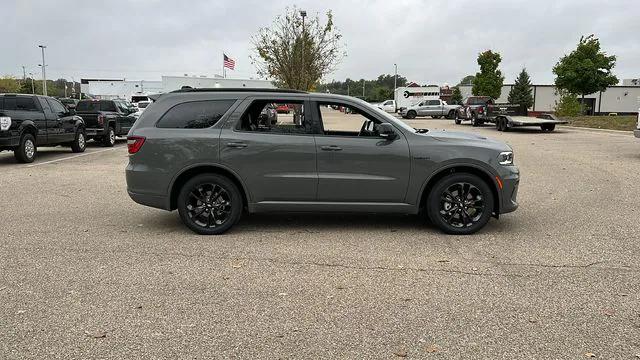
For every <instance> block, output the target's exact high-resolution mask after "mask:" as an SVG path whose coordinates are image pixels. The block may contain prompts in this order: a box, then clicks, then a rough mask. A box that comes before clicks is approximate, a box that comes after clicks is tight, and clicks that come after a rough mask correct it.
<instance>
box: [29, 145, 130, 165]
mask: <svg viewBox="0 0 640 360" xmlns="http://www.w3.org/2000/svg"><path fill="white" fill-rule="evenodd" d="M121 147H122V146H117V147H112V148H108V149H102V150H97V151H92V152H85V153H82V154H78V155H74V156H69V157H65V158H62V159H55V160H49V161H45V162H41V163H37V164H31V165H27V167H34V166H40V165H48V164H52V163H56V162H59V161H65V160H71V159H76V158H79V157H81V156H87V155H91V154H98V153H101V152H105V151H111V150H115V149H119V148H121Z"/></svg>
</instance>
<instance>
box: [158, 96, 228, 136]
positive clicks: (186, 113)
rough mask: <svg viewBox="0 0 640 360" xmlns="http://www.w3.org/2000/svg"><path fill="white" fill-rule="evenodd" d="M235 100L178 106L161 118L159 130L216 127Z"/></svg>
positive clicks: (194, 102)
mask: <svg viewBox="0 0 640 360" xmlns="http://www.w3.org/2000/svg"><path fill="white" fill-rule="evenodd" d="M234 102H235V100H206V101H191V102H186V103H182V104H178V105H176V106H174V107H172V108H171V109H169V111H167V113H166V114H164V115H163V116H162V118H160V120H159V121H158V123H157V125H156V126H157V127H159V128H171V129H204V128H208V127H211V126H213V125H215V123H217V122H218V120H220V119H221V118H222V116H223V115H224V114H225V113H226V112H227V110H229V108H230V107H231V105H233V103H234Z"/></svg>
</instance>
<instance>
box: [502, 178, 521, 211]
mask: <svg viewBox="0 0 640 360" xmlns="http://www.w3.org/2000/svg"><path fill="white" fill-rule="evenodd" d="M511 168H513V169H512V170H511V171H510V173H509V174H508V175H506V176H502V202H501V204H500V205H501V206H500V214H506V213H510V212H513V211H516V209H517V208H518V201H517V197H518V186H519V185H520V170H518V168H517V167H515V166H512V167H511Z"/></svg>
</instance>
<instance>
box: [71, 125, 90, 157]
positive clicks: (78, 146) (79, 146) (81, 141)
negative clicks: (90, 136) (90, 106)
mask: <svg viewBox="0 0 640 360" xmlns="http://www.w3.org/2000/svg"><path fill="white" fill-rule="evenodd" d="M86 148H87V134H86V133H85V131H84V129H83V128H78V130H77V131H76V138H75V139H74V140H73V142H72V143H71V151H73V152H74V153H81V152H84V150H85V149H86Z"/></svg>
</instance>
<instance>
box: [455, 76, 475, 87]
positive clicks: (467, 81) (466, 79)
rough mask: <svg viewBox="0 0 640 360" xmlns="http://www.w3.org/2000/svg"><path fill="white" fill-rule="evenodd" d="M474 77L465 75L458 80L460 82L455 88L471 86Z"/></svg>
mask: <svg viewBox="0 0 640 360" xmlns="http://www.w3.org/2000/svg"><path fill="white" fill-rule="evenodd" d="M475 78H476V77H475V76H473V75H467V76H465V77H463V78H462V80H460V82H459V83H458V85H456V86H461V85H473V80H474V79H475Z"/></svg>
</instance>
